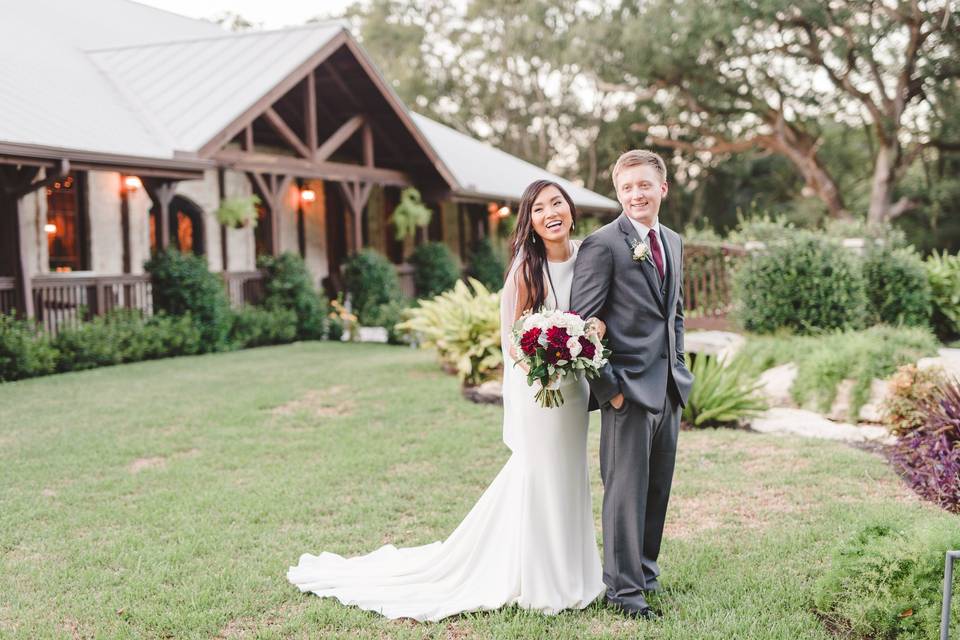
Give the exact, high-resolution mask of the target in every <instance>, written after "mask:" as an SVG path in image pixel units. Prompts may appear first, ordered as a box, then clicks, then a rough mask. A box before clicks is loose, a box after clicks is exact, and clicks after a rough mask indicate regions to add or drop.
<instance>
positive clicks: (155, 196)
mask: <svg viewBox="0 0 960 640" xmlns="http://www.w3.org/2000/svg"><path fill="white" fill-rule="evenodd" d="M143 187H144V189H146V191H147V195H149V196H150V199H151V200H153V203H154V204H155V205H156V206H158V207H159V208H160V211H159V213H160V215H159V220H157V224H158V226H159V227H160V229H159V233H158V234H157V249H158V250H159V251H162V250H164V249H166V248H167V247H169V246H170V202H171V201H172V200H173V195H174V192H175V191H176V190H177V185H176V183H175V182H172V181H169V180H144V181H143Z"/></svg>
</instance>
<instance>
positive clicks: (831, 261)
mask: <svg viewBox="0 0 960 640" xmlns="http://www.w3.org/2000/svg"><path fill="white" fill-rule="evenodd" d="M734 292H735V293H734V296H735V300H736V306H737V312H736V314H737V317H738V319H739V321H740V322H741V324H742V325H743V327H744V328H745V329H747V330H748V331H755V332H757V333H772V332H774V331H776V330H777V329H780V328H788V329H791V330H793V331H795V332H797V333H811V332H815V331H816V330H824V329H826V330H831V329H859V328H862V327H863V326H864V319H865V314H866V306H867V296H866V289H865V287H864V279H863V275H862V272H861V269H860V265H859V264H858V263H857V260H856V258H855V257H854V256H852V255H851V254H850V252H848V251H845V250H844V249H843V248H842V247H841V246H839V245H838V244H836V243H834V242H831V241H830V240H827V239H825V238H820V237H816V236H813V235H810V234H806V233H798V234H797V235H796V236H795V237H793V238H791V239H790V240H789V241H787V242H784V243H782V244H777V245H774V246H771V247H769V248H768V249H767V250H766V251H764V252H763V253H758V254H756V255H754V256H753V257H752V258H751V259H749V260H746V261H744V262H743V264H742V265H741V266H740V268H739V269H738V270H737V271H736V274H735V277H734Z"/></svg>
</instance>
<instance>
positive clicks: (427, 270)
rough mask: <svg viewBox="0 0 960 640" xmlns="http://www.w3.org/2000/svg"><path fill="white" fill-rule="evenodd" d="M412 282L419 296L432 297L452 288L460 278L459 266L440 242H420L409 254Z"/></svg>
mask: <svg viewBox="0 0 960 640" xmlns="http://www.w3.org/2000/svg"><path fill="white" fill-rule="evenodd" d="M409 262H410V264H411V265H413V284H414V286H415V287H416V289H417V296H418V297H420V298H432V297H434V296H436V295H439V294H441V293H443V292H444V291H447V290H448V289H452V288H453V285H455V284H456V283H457V280H459V279H460V268H459V267H458V266H457V260H456V258H454V257H453V254H452V253H451V252H450V249H448V248H447V245H445V244H443V243H442V242H428V243H426V244H422V245H420V246H419V247H417V248H416V249H414V251H413V253H412V254H411V255H410V260H409Z"/></svg>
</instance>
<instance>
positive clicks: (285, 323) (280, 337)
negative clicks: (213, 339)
mask: <svg viewBox="0 0 960 640" xmlns="http://www.w3.org/2000/svg"><path fill="white" fill-rule="evenodd" d="M297 320H298V319H297V314H296V313H295V312H294V311H293V310H292V309H284V308H276V309H269V308H259V307H244V308H243V309H241V310H240V311H238V312H236V313H235V314H234V319H233V327H232V328H231V331H230V342H231V343H232V344H233V345H234V346H235V347H237V348H240V349H243V348H246V347H259V346H262V345H268V344H283V343H286V342H293V341H294V340H295V339H296V338H297V332H298V321H297Z"/></svg>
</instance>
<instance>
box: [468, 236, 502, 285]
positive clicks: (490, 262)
mask: <svg viewBox="0 0 960 640" xmlns="http://www.w3.org/2000/svg"><path fill="white" fill-rule="evenodd" d="M467 262H468V264H469V266H468V268H467V276H469V277H471V278H473V279H474V280H478V281H479V282H481V283H482V284H483V286H484V287H485V288H487V289H489V290H490V291H500V289H502V288H503V278H504V271H506V268H507V267H506V265H505V264H504V261H503V258H502V257H501V256H500V255H498V253H497V251H496V249H494V247H493V243H492V242H491V241H490V239H489V238H484V239H482V240H480V241H478V242H477V243H475V244H474V245H473V248H472V249H471V251H470V255H469V258H468V260H467Z"/></svg>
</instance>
